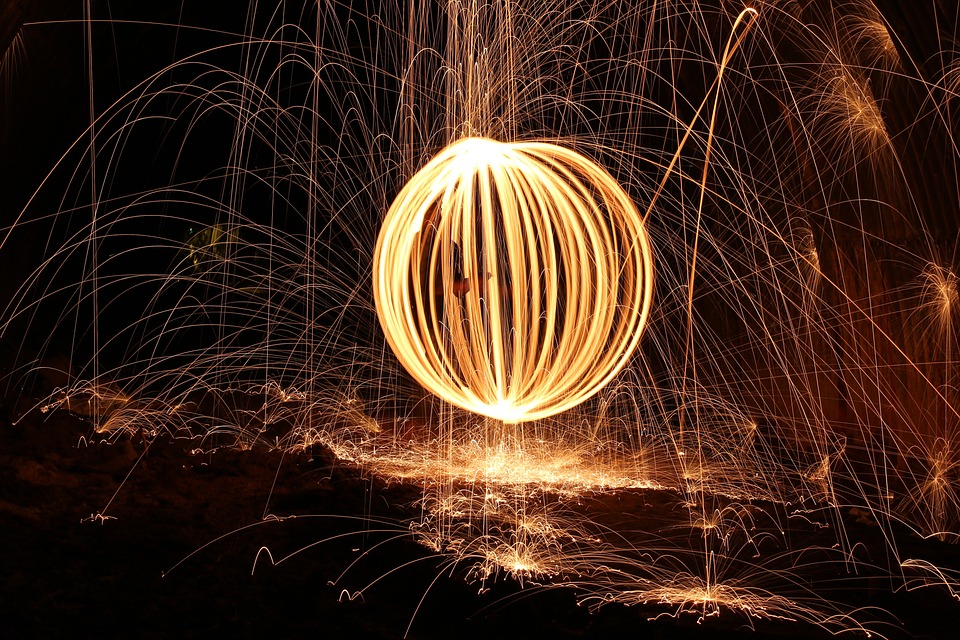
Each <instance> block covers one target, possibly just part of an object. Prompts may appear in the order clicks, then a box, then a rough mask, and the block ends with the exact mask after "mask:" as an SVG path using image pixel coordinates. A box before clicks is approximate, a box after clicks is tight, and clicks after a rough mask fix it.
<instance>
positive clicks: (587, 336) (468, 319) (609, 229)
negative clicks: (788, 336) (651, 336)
mask: <svg viewBox="0 0 960 640" xmlns="http://www.w3.org/2000/svg"><path fill="white" fill-rule="evenodd" d="M373 274H374V281H373V290H374V299H375V302H376V307H377V315H378V317H379V320H380V324H381V325H382V326H383V330H384V333H385V334H386V336H387V340H388V341H389V343H390V346H391V347H392V349H393V352H394V353H395V354H396V356H397V358H398V359H399V360H400V362H401V363H402V364H403V366H404V367H406V369H407V370H408V371H409V372H410V374H411V375H412V376H413V377H414V378H416V380H417V381H418V382H419V383H420V384H422V385H423V386H424V387H426V388H427V389H428V390H430V391H431V392H433V393H434V394H436V395H437V396H439V397H440V398H442V399H443V400H445V401H447V402H449V403H451V404H453V405H456V406H458V407H461V408H463V409H467V410H468V411H472V412H474V413H478V414H481V415H485V416H488V417H491V418H496V419H498V420H503V421H504V422H511V423H518V422H526V421H530V420H538V419H542V418H545V417H549V416H551V415H554V414H557V413H560V412H562V411H566V410H568V409H570V408H572V407H575V406H577V405H578V404H580V403H582V402H583V401H584V400H586V399H587V398H589V397H591V396H592V395H594V394H595V393H597V391H599V390H600V389H601V388H603V386H604V385H606V384H607V383H608V382H609V381H610V380H611V379H612V378H613V377H614V376H615V375H616V374H617V373H618V372H619V371H620V370H621V369H622V368H623V367H624V366H625V365H626V364H627V362H628V361H629V360H630V357H631V356H632V355H633V352H634V351H635V349H636V347H637V345H638V344H639V342H640V337H641V335H642V333H643V329H644V326H645V325H646V323H647V318H648V316H649V312H650V307H651V303H652V300H653V279H654V273H653V257H652V249H651V246H650V241H649V239H648V237H647V233H646V231H645V229H644V225H643V222H642V220H641V218H640V215H639V213H638V212H637V209H636V207H635V206H634V204H633V202H632V201H631V200H630V198H629V197H628V196H627V194H626V193H625V192H624V191H623V189H622V188H620V186H619V185H618V184H617V183H616V182H615V181H614V179H613V178H612V177H611V176H610V175H609V174H608V173H607V172H606V171H605V170H604V169H603V168H601V167H600V166H598V165H597V164H595V163H594V162H592V161H590V160H588V159H587V158H585V157H583V156H582V155H580V154H578V153H576V152H574V151H571V150H569V149H565V148H563V147H560V146H558V145H554V144H549V143H544V142H514V143H501V142H496V141H493V140H489V139H485V138H466V139H463V140H460V141H458V142H455V143H454V144H452V145H450V146H448V147H447V148H446V149H444V150H443V151H441V152H440V153H439V154H438V155H437V156H436V157H435V158H434V159H433V160H431V161H430V162H429V163H428V164H427V165H426V166H425V167H424V168H423V169H421V170H420V171H419V172H418V173H417V174H416V175H415V176H414V177H413V178H412V179H411V180H410V181H409V182H408V183H407V185H406V186H405V187H404V188H403V190H402V191H401V192H400V194H399V195H398V196H397V198H396V200H395V201H394V203H393V205H392V206H391V207H390V210H389V211H388V212H387V216H386V219H385V220H384V223H383V228H382V230H381V233H380V236H379V238H378V240H377V246H376V250H375V253H374V262H373Z"/></svg>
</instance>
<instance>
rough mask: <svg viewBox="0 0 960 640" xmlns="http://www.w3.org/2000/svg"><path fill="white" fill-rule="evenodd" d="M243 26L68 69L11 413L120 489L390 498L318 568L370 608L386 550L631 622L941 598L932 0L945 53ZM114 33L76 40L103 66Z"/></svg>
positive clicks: (792, 41) (573, 25) (870, 13)
mask: <svg viewBox="0 0 960 640" xmlns="http://www.w3.org/2000/svg"><path fill="white" fill-rule="evenodd" d="M242 4H245V5H246V3H242ZM266 4H268V3H257V2H251V3H249V6H245V9H249V10H248V11H246V13H243V12H241V14H242V15H240V16H239V17H238V18H237V19H236V21H235V23H234V27H231V28H226V27H223V28H220V27H217V28H212V27H210V25H208V24H207V23H203V21H202V20H199V19H198V25H200V26H197V27H196V28H195V29H194V28H188V27H189V25H186V24H181V23H180V22H177V23H175V24H169V25H166V24H165V23H161V22H158V23H156V24H154V23H151V29H152V30H153V32H154V33H155V34H156V33H162V32H163V31H164V29H167V28H169V30H170V34H172V35H170V39H171V40H170V41H171V42H172V43H173V45H171V46H169V47H167V48H166V49H162V51H166V52H168V53H167V54H164V55H168V56H173V59H172V60H171V59H167V58H165V59H163V60H159V61H157V62H156V64H155V66H153V67H151V71H149V72H147V73H146V74H145V76H137V77H135V78H129V77H127V76H126V75H124V74H123V73H120V68H119V67H118V74H119V75H120V76H121V79H122V81H123V82H122V87H121V89H117V90H116V91H115V92H114V94H110V93H109V91H108V89H103V88H98V87H99V86H100V85H98V84H96V82H95V80H96V79H97V78H95V77H94V74H93V71H92V69H94V68H95V67H96V65H95V64H90V63H88V67H89V68H88V73H89V74H90V76H89V78H88V79H87V85H85V88H86V89H89V95H86V94H85V100H84V107H85V109H84V112H85V113H86V112H87V111H89V118H88V120H89V122H87V123H85V125H84V127H83V128H82V129H81V130H79V131H76V132H74V133H73V134H72V135H73V136H74V138H75V143H74V144H73V146H70V147H69V148H68V149H66V150H65V151H64V154H63V156H62V157H61V158H59V159H58V161H57V162H55V163H51V164H52V165H54V169H52V170H51V171H50V173H49V175H47V177H46V178H45V179H44V180H43V181H42V184H40V185H38V186H37V188H36V190H35V192H31V193H30V194H28V195H27V196H26V197H25V198H24V205H23V207H22V209H18V210H17V211H16V212H15V216H14V217H15V218H16V219H15V221H13V223H12V224H10V225H8V226H6V227H4V228H3V229H0V232H2V235H0V241H2V246H0V251H2V252H4V254H6V253H7V252H10V253H16V250H17V249H18V244H19V243H20V241H21V239H23V238H31V237H34V236H35V237H39V238H40V240H38V241H37V243H36V246H38V247H39V249H38V250H37V251H36V252H35V253H34V254H33V255H32V257H31V259H33V260H35V261H36V263H37V264H36V265H33V266H30V267H29V268H28V269H27V272H26V274H25V275H24V280H25V282H24V283H23V284H22V285H20V284H19V283H18V284H17V285H16V286H15V287H13V289H12V291H11V293H10V302H9V303H8V304H6V305H5V306H4V307H3V309H4V311H3V315H2V316H0V330H2V331H3V333H4V338H5V339H6V340H13V339H14V338H16V340H17V341H18V343H19V344H18V347H17V348H18V349H20V350H21V351H20V356H19V360H18V363H17V364H18V365H19V368H13V369H12V371H14V372H15V373H14V374H13V375H12V379H15V380H16V384H18V385H21V382H20V381H21V380H28V379H29V380H34V379H43V380H46V381H47V382H46V383H44V384H42V385H41V384H40V383H37V384H36V385H35V386H36V387H37V388H38V389H40V390H38V391H37V392H36V393H34V394H33V395H32V396H30V397H29V398H28V400H29V402H28V403H26V404H28V405H29V406H30V407H31V410H30V411H27V412H26V413H25V415H24V417H22V418H21V419H23V420H30V419H37V418H36V416H38V415H41V416H43V417H48V416H50V414H51V412H54V411H63V412H70V413H71V414H73V415H75V416H79V417H80V418H82V419H83V420H86V421H87V422H88V423H89V425H90V432H89V433H86V434H85V435H84V442H85V443H87V442H89V443H94V442H97V443H101V444H104V446H105V445H106V444H122V446H124V447H127V448H129V449H130V450H131V451H134V449H133V447H134V443H137V444H136V446H141V445H140V444H139V443H143V444H142V449H140V450H137V451H136V455H132V456H130V464H129V465H128V466H129V468H128V469H125V470H124V474H123V475H122V480H120V481H119V483H120V484H121V485H122V486H120V487H119V488H118V489H117V493H116V494H114V498H116V496H117V495H123V490H124V488H125V486H126V484H127V483H130V482H133V481H134V480H131V478H136V474H137V472H138V465H141V464H142V462H141V461H142V460H148V461H149V459H150V456H149V455H148V452H149V451H151V447H154V446H157V445H155V444H154V443H157V442H160V443H164V442H174V443H176V445H177V447H178V448H179V449H181V450H183V451H184V453H183V455H184V456H185V457H186V458H187V459H189V460H199V459H202V460H212V459H214V458H215V457H216V456H217V455H227V454H225V453H224V452H225V451H227V450H229V452H230V453H229V455H231V456H233V455H240V454H239V453H238V452H243V454H244V455H248V456H254V457H255V456H262V455H267V454H270V455H272V454H273V453H276V454H277V457H278V458H280V459H281V462H278V463H277V464H279V465H281V466H282V465H285V464H293V463H295V464H298V465H303V466H304V467H307V466H308V465H311V464H319V463H317V462H315V461H316V460H325V461H332V462H329V463H328V465H327V466H328V467H335V468H341V469H342V468H347V469H350V471H351V473H354V474H356V477H362V478H366V479H369V482H370V485H371V486H373V484H374V483H379V484H378V486H381V485H382V486H383V487H389V488H390V490H392V491H394V493H392V494H390V498H391V499H390V500H389V501H387V500H386V498H385V499H384V502H389V506H390V507H391V508H395V512H391V513H392V515H391V518H392V519H391V520H390V521H389V522H386V523H385V521H384V520H382V519H378V518H379V516H374V515H373V513H374V506H372V505H371V504H367V506H366V511H364V512H363V513H352V514H348V515H349V516H350V517H356V520H355V521H354V520H350V522H358V523H360V524H358V525H357V527H356V529H357V532H358V533H356V534H355V535H357V536H359V537H360V538H362V539H363V543H362V544H358V545H357V546H356V548H357V549H361V548H362V549H363V550H362V551H357V554H358V555H357V557H356V558H354V559H353V560H351V561H350V562H348V563H345V564H346V565H347V566H345V567H344V568H343V573H342V575H341V574H337V575H334V576H325V577H327V578H328V579H330V580H331V582H333V583H336V585H337V588H343V589H345V591H344V593H346V594H347V596H345V597H348V598H349V599H350V600H354V601H356V602H357V603H358V604H359V602H360V601H361V600H363V598H362V597H361V596H363V594H364V593H369V592H370V591H371V590H374V589H376V588H377V585H378V584H379V581H380V578H372V579H366V578H364V579H363V580H366V583H365V584H361V585H359V586H358V585H356V584H350V581H351V579H352V576H353V575H354V574H355V573H356V567H358V566H360V565H362V563H363V562H364V561H366V560H369V558H371V557H375V556H377V554H378V553H379V554H381V556H380V557H381V558H382V557H386V558H387V559H388V561H389V560H390V559H391V556H390V552H389V548H390V544H389V542H395V541H397V540H401V539H402V540H407V541H413V543H416V544H413V543H411V545H410V546H411V547H415V548H416V549H417V550H418V551H419V552H421V553H423V554H425V555H427V557H428V558H429V560H430V561H434V562H435V563H436V564H435V566H436V571H438V572H444V573H446V574H448V575H451V576H456V577H457V578H458V579H462V580H465V581H467V582H469V583H470V584H472V585H477V586H478V587H479V588H478V591H480V592H485V590H487V589H488V588H490V586H491V585H494V584H495V583H497V582H498V581H505V582H510V583H515V584H516V585H518V587H517V588H518V589H519V588H520V587H521V586H522V588H524V589H526V588H530V587H533V588H538V587H550V588H558V589H565V590H568V592H569V593H571V594H573V595H571V596H570V597H571V599H574V600H575V601H576V602H578V603H580V604H584V605H587V607H588V608H590V609H591V610H597V609H601V610H602V609H603V607H604V606H605V605H607V604H608V603H621V604H623V605H627V606H629V607H633V609H631V611H634V610H637V611H644V612H650V613H649V616H647V613H644V614H643V615H644V616H647V617H651V618H658V617H670V616H677V617H679V616H683V615H686V614H691V615H692V616H694V617H695V618H696V619H697V620H700V621H702V620H704V619H705V618H707V617H715V616H716V617H721V618H730V619H734V620H738V621H741V622H742V621H744V620H746V621H747V623H748V624H755V623H756V622H757V620H758V619H765V620H767V621H770V620H774V621H778V623H779V622H780V621H799V622H801V623H809V624H812V625H817V626H819V627H822V628H823V629H825V630H826V632H829V633H839V632H846V631H852V632H856V633H870V634H878V635H884V633H885V631H886V630H889V629H891V628H894V627H895V623H890V622H889V620H890V617H891V616H890V615H888V614H887V613H886V612H884V611H882V610H881V608H880V607H878V606H875V605H874V601H873V600H871V601H870V602H864V599H866V598H868V597H869V598H874V597H876V599H877V600H879V599H880V596H876V593H877V592H878V591H879V590H881V587H878V586H877V585H881V584H882V585H883V586H882V591H883V594H884V595H883V596H882V597H883V598H889V599H891V600H894V599H896V598H899V597H902V596H903V592H909V591H913V590H917V589H921V588H923V589H927V590H928V591H927V592H925V593H938V594H941V595H943V597H944V598H946V599H953V600H956V599H957V598H958V594H960V568H958V566H957V565H956V564H951V561H949V559H945V558H949V554H950V550H953V549H955V547H949V546H947V545H949V544H951V543H956V542H958V540H960V441H958V434H960V432H958V429H960V394H958V391H957V389H958V384H960V380H958V368H960V345H958V344H957V342H958V338H960V332H958V326H957V321H958V318H960V314H958V312H957V306H958V304H960V294H958V278H957V275H956V274H957V273H960V261H958V253H957V251H956V239H957V238H958V237H960V220H958V218H957V216H956V211H957V207H958V203H960V187H958V182H960V180H958V177H960V153H958V149H960V145H958V144H957V139H958V138H957V136H958V135H960V126H958V123H957V119H956V115H955V114H956V109H957V106H958V99H960V51H957V45H956V43H957V42H960V33H957V28H958V27H957V25H958V24H960V21H958V20H957V19H956V17H957V16H956V15H955V13H954V14H951V15H949V16H946V17H944V15H941V14H943V13H944V12H945V11H947V10H948V9H949V10H950V11H953V12H956V7H955V6H954V5H955V4H956V3H952V4H951V3H949V2H946V1H944V2H940V1H939V0H931V2H930V4H929V6H930V7H933V9H931V11H932V14H931V15H930V16H929V17H930V19H929V21H927V22H929V25H930V26H929V30H928V31H929V33H928V31H922V33H924V34H926V35H928V36H930V37H918V36H917V35H916V34H909V33H906V32H904V30H903V29H899V31H900V33H898V28H895V27H896V26H897V25H899V24H901V23H902V20H901V18H902V16H901V15H900V14H899V13H897V11H899V9H897V10H894V9H891V8H890V6H892V5H894V4H896V3H883V2H876V3H874V2H871V1H870V0H842V1H841V0H812V1H808V2H794V1H788V0H784V1H780V0H758V1H757V2H750V3H743V4H738V3H736V2H729V1H721V0H698V1H693V0H690V1H684V0H681V1H679V2H654V1H647V2H640V1H637V2H598V1H595V0H583V1H574V0H569V1H563V2H548V1H545V0H475V1H471V2H426V1H418V0H409V1H407V2H400V3H367V4H363V3H359V4H358V3H354V2H337V1H333V2H323V3H319V2H312V1H307V0H282V1H280V2H276V3H269V4H271V6H270V7H267V6H265V5H266ZM361 4H363V6H362V7H361V6H360V5H361ZM921 4H923V6H927V4H925V3H920V2H918V3H917V6H918V7H919V6H920V5H921ZM87 5H88V10H90V3H87ZM888 5H890V6H888ZM114 10H115V11H119V9H116V7H114ZM185 11H186V10H185ZM918 11H919V9H918ZM187 13H189V12H187ZM185 15H186V14H185ZM897 16H900V17H897ZM138 20H140V22H139V23H138V22H137V20H132V19H131V20H127V19H126V18H125V17H124V16H120V15H119V14H118V16H113V15H112V14H111V15H110V16H106V17H104V18H103V20H102V21H100V20H84V21H81V22H80V23H77V24H76V25H75V26H76V27H77V29H78V35H81V31H82V35H83V41H84V42H85V43H86V47H87V49H86V52H87V54H88V56H90V58H91V60H98V58H97V56H98V51H101V50H102V48H103V47H115V48H116V51H114V50H113V49H110V51H111V52H112V53H115V54H116V56H115V57H116V58H117V59H123V57H124V56H125V55H130V56H133V53H132V52H136V51H139V49H138V48H136V47H134V46H133V45H130V46H129V47H128V48H124V45H123V42H124V40H123V38H122V37H116V38H115V37H114V31H110V30H108V28H107V27H109V28H110V29H115V30H116V33H121V32H123V30H124V29H133V28H134V26H135V25H136V24H142V23H143V21H142V19H139V18H138ZM184 20H186V18H184ZM917 20H920V18H917ZM924 24H926V22H924ZM944 25H950V26H944ZM81 26H82V29H81ZM101 27H102V29H101ZM43 28H50V25H49V24H44V23H42V22H36V23H33V22H25V23H24V26H23V28H22V31H23V33H22V34H21V33H16V34H15V35H13V36H11V45H10V46H11V47H12V50H13V51H14V53H15V54H16V55H15V56H14V57H15V58H17V59H19V56H20V53H19V52H20V51H21V50H23V49H24V47H26V48H27V49H28V50H27V56H28V57H29V43H30V42H31V39H30V37H28V36H30V33H29V31H30V30H31V29H43ZM951 29H952V31H951ZM101 31H102V33H101ZM3 33H5V32H3ZM918 33H920V31H918ZM104 43H107V44H104ZM137 44H139V43H137ZM157 51H158V52H159V51H161V49H160V48H158V49H157ZM171 52H172V53H171ZM11 55H13V54H11ZM157 55H160V54H159V53H158V54H157ZM131 59H133V58H131ZM136 59H137V60H139V58H136ZM4 60H6V58H5V59H4ZM5 69H7V66H6V62H4V66H2V67H0V71H2V70H5ZM108 94H109V95H108ZM101 96H103V97H101ZM87 98H89V100H87ZM87 102H89V104H87ZM145 167H149V170H146V169H145ZM16 255H18V256H19V255H20V254H19V253H16ZM18 259H19V258H18ZM11 264H13V261H11ZM18 264H19V263H18ZM24 327H25V328H24ZM21 330H22V332H23V336H25V337H23V339H22V340H21V334H20V332H21ZM31 336H32V337H31ZM21 345H22V346H21ZM29 345H36V346H35V347H30V346H29ZM29 348H35V351H34V352H28V349H29ZM31 376H32V377H31ZM41 387H42V389H41ZM21 388H24V389H26V388H28V385H27V384H26V383H22V385H21ZM25 393H26V392H25ZM30 416H33V418H31V417H30ZM181 445H183V446H181ZM161 446H162V445H161ZM91 448H92V447H91ZM291 461H293V462H291ZM184 466H187V465H186V464H185V465H184ZM325 468H326V467H325ZM311 473H312V472H311ZM317 475H319V474H317ZM281 476H282V474H281V473H280V469H278V470H277V473H276V478H280V477H281ZM303 476H304V477H309V478H312V477H313V475H311V474H310V473H304V474H303ZM268 484H269V483H268ZM158 491H159V490H158ZM264 491H265V492H269V495H270V497H269V498H267V499H266V502H267V504H266V505H265V506H264V509H263V522H276V521H278V520H284V519H285V518H286V516H287V515H290V514H288V513H285V512H281V510H280V509H279V508H277V509H276V510H274V508H273V507H274V503H273V502H272V499H273V496H274V494H275V493H276V492H277V491H279V489H278V486H277V481H276V480H275V481H274V483H273V484H269V486H268V487H266V488H265V489H264ZM384 491H387V489H385V490H384ZM292 511H293V510H291V513H292ZM258 513H259V511H258ZM398 514H399V515H398ZM295 515H297V516H298V517H299V516H300V515H303V512H302V511H301V512H297V513H296V514H295ZM315 515H329V516H331V517H334V516H336V517H339V516H342V515H343V514H315ZM113 517H116V518H118V519H119V520H121V521H122V518H123V513H122V509H121V508H120V507H119V506H118V505H117V502H116V501H115V500H114V499H113V498H111V499H110V501H108V502H107V503H106V504H104V505H103V508H102V509H101V510H100V512H99V513H96V514H94V516H93V518H92V519H93V520H96V521H99V522H103V521H104V520H105V519H108V518H113ZM374 521H375V524H376V527H380V528H382V529H383V530H389V535H388V536H387V540H388V541H384V542H383V543H382V544H374V545H371V546H370V547H367V546H365V545H366V541H367V538H365V537H363V536H366V535H368V533H369V529H370V528H373V524H371V523H374ZM301 522H302V521H301ZM111 523H112V521H111ZM252 524H256V523H252ZM252 524H251V526H252ZM368 525H369V526H368ZM245 530H246V529H241V531H245ZM224 534H225V535H230V534H229V532H224ZM350 535H354V533H352V532H347V533H343V534H342V537H349V536H350ZM338 536H340V534H338ZM315 546H316V548H322V547H323V544H322V543H317V544H316V545H315ZM351 548H352V547H351ZM943 549H947V551H943ZM313 550H314V545H310V546H307V547H305V548H304V549H303V552H302V553H301V552H297V553H294V554H293V555H296V556H297V557H298V559H301V560H304V561H306V560H305V559H307V558H309V555H310V553H311V552H312V551H313ZM271 553H272V552H271ZM268 555H269V558H270V559H271V560H275V561H276V564H280V563H282V562H283V559H282V558H279V555H278V556H276V557H275V556H274V555H270V554H268V553H267V552H266V551H262V550H260V549H259V548H258V549H254V550H253V551H252V552H251V556H255V557H256V559H257V561H259V562H265V560H264V559H265V558H266V557H267V556H268ZM287 557H292V556H287ZM189 562H200V560H199V559H198V556H197V555H195V554H191V555H188V556H187V557H186V558H185V559H184V560H183V561H182V562H181V563H179V564H178V565H177V566H178V567H181V566H183V565H184V564H189ZM411 564H412V563H411ZM405 568H406V565H403V566H391V567H388V568H387V569H385V570H384V571H383V572H381V574H380V575H393V573H394V572H400V571H401V570H403V569H405ZM258 570H259V569H258ZM437 575H439V573H438V574H437ZM173 576H174V578H175V576H176V572H174V573H173ZM430 584H433V582H431V583H430ZM863 585H868V586H869V588H861V586H863ZM865 594H866V595H865ZM430 596H431V594H430V593H429V589H427V592H425V593H424V594H423V595H422V596H419V595H418V597H420V598H421V602H422V601H427V600H429V598H430ZM478 597H479V596H478ZM884 602H886V600H884ZM884 606H886V605H884ZM414 609H416V607H414ZM956 611H957V609H956V608H954V609H952V610H951V611H950V615H953V616H954V617H955V615H956ZM945 615H946V614H945ZM410 617H411V618H415V617H416V611H415V610H414V611H411V612H410ZM413 624H414V625H415V624H416V622H414V623H413ZM411 628H415V627H411Z"/></svg>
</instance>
